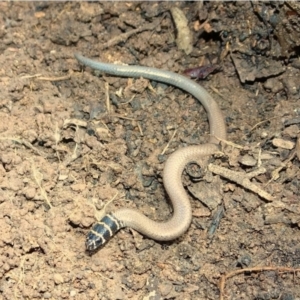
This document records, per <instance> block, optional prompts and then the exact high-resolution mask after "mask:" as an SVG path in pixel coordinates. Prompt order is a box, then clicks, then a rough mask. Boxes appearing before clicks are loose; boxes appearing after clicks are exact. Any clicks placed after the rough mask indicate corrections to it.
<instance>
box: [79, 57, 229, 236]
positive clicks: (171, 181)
mask: <svg viewBox="0 0 300 300" xmlns="http://www.w3.org/2000/svg"><path fill="white" fill-rule="evenodd" d="M75 57H76V59H77V60H78V61H79V62H81V63H82V64H84V65H86V66H88V67H90V68H92V69H96V70H100V71H102V72H104V73H107V74H111V75H116V76H121V77H135V78H140V77H143V78H147V79H150V80H155V81H159V82H163V83H167V84H170V85H173V86H175V87H178V88H180V89H182V90H184V91H186V92H188V93H190V94H192V95H193V96H194V97H195V98H196V99H198V100H199V102H200V103H201V104H202V105H203V106H204V108H205V110H206V112H207V114H208V119H209V125H210V139H209V142H208V143H206V144H203V145H198V146H189V147H185V148H181V149H178V150H177V151H175V152H174V153H172V154H171V155H170V157H169V158H168V160H167V161H166V165H165V168H164V171H163V182H164V187H165V189H166V191H167V193H168V195H169V197H170V200H171V202H172V205H173V210H174V213H173V216H172V217H171V219H169V220H168V221H167V222H155V221H153V220H151V219H149V218H148V217H146V216H145V215H143V214H141V213H140V212H138V211H136V210H134V209H129V208H123V209H119V210H117V211H115V212H114V213H113V215H114V216H115V217H116V218H117V219H119V220H120V221H122V222H123V223H124V224H125V226H128V227H131V228H133V229H135V230H137V231H139V232H140V233H142V234H144V235H146V236H148V237H149V238H152V239H154V240H158V241H168V240H172V239H175V238H177V237H179V236H180V235H182V234H183V233H184V232H185V231H186V230H187V229H188V227H189V226H190V223H191V220H192V209H191V204H190V200H189V198H188V195H187V193H186V191H185V189H184V187H183V185H182V182H181V175H182V172H183V169H184V167H185V166H186V165H187V164H188V163H189V162H191V161H194V160H196V159H199V158H200V157H202V156H207V155H212V154H213V153H215V152H216V151H218V148H219V147H218V144H219V140H218V139H222V140H225V139H226V125H225V122H224V119H223V116H222V113H221V110H220V109H219V107H218V105H217V103H216V102H215V100H214V99H213V98H212V97H211V96H210V95H209V94H208V93H207V91H206V90H205V89H204V88H203V87H201V86H200V85H198V84H197V83H195V82H194V81H192V80H190V79H189V78H187V77H185V76H182V75H179V74H176V73H173V72H169V71H163V70H158V69H155V68H149V67H142V66H131V65H115V64H107V63H102V62H97V61H93V60H91V59H88V58H86V57H83V56H82V55H80V54H75Z"/></svg>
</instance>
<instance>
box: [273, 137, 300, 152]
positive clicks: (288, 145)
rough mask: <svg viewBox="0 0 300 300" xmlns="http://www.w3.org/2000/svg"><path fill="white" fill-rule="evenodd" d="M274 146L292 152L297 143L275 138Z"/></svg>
mask: <svg viewBox="0 0 300 300" xmlns="http://www.w3.org/2000/svg"><path fill="white" fill-rule="evenodd" d="M272 143H273V145H274V146H275V147H278V148H282V149H288V150H292V149H293V148H294V147H295V143H293V142H291V141H287V140H283V139H279V138H275V139H273V141H272Z"/></svg>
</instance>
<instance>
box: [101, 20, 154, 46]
mask: <svg viewBox="0 0 300 300" xmlns="http://www.w3.org/2000/svg"><path fill="white" fill-rule="evenodd" d="M157 25H158V23H157V22H155V23H151V24H145V25H142V26H140V27H138V28H136V29H133V30H131V31H128V32H125V33H123V34H121V35H118V36H116V37H115V38H113V39H111V40H109V41H108V42H106V43H104V44H103V45H102V46H101V47H100V50H104V49H106V48H109V47H113V46H115V45H117V44H119V43H121V42H125V41H126V40H127V39H128V38H129V37H130V36H132V35H134V34H137V33H139V32H142V31H147V30H154V29H155V28H156V27H157Z"/></svg>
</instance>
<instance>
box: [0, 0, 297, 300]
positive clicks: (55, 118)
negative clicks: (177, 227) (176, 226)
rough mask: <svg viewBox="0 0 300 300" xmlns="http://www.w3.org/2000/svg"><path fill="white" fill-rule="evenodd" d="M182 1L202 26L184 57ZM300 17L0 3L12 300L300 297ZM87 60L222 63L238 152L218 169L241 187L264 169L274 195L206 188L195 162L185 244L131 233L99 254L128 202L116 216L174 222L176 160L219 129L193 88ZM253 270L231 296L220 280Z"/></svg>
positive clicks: (1, 246)
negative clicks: (103, 218)
mask: <svg viewBox="0 0 300 300" xmlns="http://www.w3.org/2000/svg"><path fill="white" fill-rule="evenodd" d="M174 7H178V8H179V9H180V10H181V11H182V12H183V14H184V15H185V16H186V18H187V20H188V27H187V28H185V29H187V30H188V31H189V30H190V32H191V33H192V44H189V45H188V46H189V47H188V48H184V47H183V49H185V50H180V49H179V48H180V45H179V43H176V36H177V34H179V32H178V31H180V30H181V28H176V26H175V24H174V21H173V19H172V16H171V14H170V9H171V8H174ZM299 14H300V9H299V7H298V6H297V5H296V4H295V3H292V2H286V3H283V2H282V1H281V2H271V3H268V2H265V3H256V2H254V1H253V2H234V3H231V2H206V3H205V4H203V3H202V2H178V3H175V2H159V3H156V2H133V3H130V2H103V3H97V2H92V3H87V2H82V3H76V2H70V3H66V2H57V3H56V2H55V3H54V2H33V3H26V2H20V3H16V2H2V3H0V38H1V43H0V65H1V68H0V70H1V71H0V83H1V94H0V117H1V119H2V121H1V123H0V139H1V143H0V161H1V164H0V172H1V177H0V188H1V189H0V228H1V229H0V231H1V235H0V272H1V277H0V278H1V281H0V298H1V299H180V300H182V299H187V300H188V299H218V298H220V297H222V296H223V297H224V299H299V297H300V287H299V286H300V278H299V276H300V275H299V274H300V273H299V272H298V273H297V272H293V271H294V270H295V269H297V268H299V267H300V232H299V227H300V205H299V194H300V189H299V186H300V172H299V166H300V163H299V157H300V153H299V152H300V144H299V143H300V142H299V140H298V141H297V137H299V132H300V130H299V128H300V125H299V124H300V108H299V103H300V102H299V98H300V97H299V96H300V89H299V87H300V85H299V82H300V75H299V74H300V72H299V68H300V64H299V46H300V43H299V40H300V39H299V36H298V35H299V32H300V24H299ZM149 24H150V25H149ZM153 24H154V25H153ZM124 34H125V35H126V34H127V36H125V35H124ZM186 49H187V50H186ZM188 49H192V51H189V50H188ZM297 51H298V52H297ZM75 52H80V53H82V54H83V55H85V56H87V57H90V58H94V59H98V60H101V61H105V62H122V63H127V64H137V65H138V64H139V65H145V66H151V67H156V68H160V69H165V70H170V71H173V72H176V73H183V72H184V70H186V69H188V68H194V67H198V66H199V65H201V66H205V65H208V64H214V65H218V68H217V70H215V71H214V72H213V73H211V74H209V75H208V76H207V77H206V79H205V80H201V81H200V82H199V83H200V84H201V85H202V86H203V87H205V88H206V89H207V90H208V91H209V93H211V94H212V95H213V97H214V98H215V99H216V101H217V102H218V104H219V105H220V107H221V109H222V111H223V113H224V116H225V119H226V123H227V127H228V141H229V142H231V144H230V143H223V155H222V156H221V157H214V158H212V159H211V161H210V162H211V163H212V164H213V165H215V166H218V167H222V168H224V169H227V170H232V171H234V172H236V173H235V174H237V177H239V178H244V177H245V178H248V177H247V174H248V173H249V172H255V170H257V169H258V168H260V167H263V168H264V170H263V171H262V172H261V173H260V174H256V175H254V176H253V178H252V179H250V180H251V183H252V184H253V185H254V186H255V187H257V188H258V189H261V190H263V191H264V192H265V193H267V194H268V195H270V196H271V199H269V200H266V199H264V197H260V196H259V195H258V192H257V191H250V190H249V189H248V188H247V187H245V186H243V185H241V184H237V183H236V182H234V181H233V180H232V179H228V178H226V176H225V175H224V176H221V177H220V176H219V175H216V174H215V173H211V172H209V171H207V172H206V173H205V176H204V177H201V178H200V179H198V180H197V179H195V178H193V177H192V175H191V174H190V173H191V172H192V171H195V170H194V168H196V166H194V165H193V166H190V168H188V170H186V172H184V174H183V176H182V180H183V182H184V185H185V186H186V189H187V191H189V194H190V199H191V202H192V206H193V222H192V224H191V226H190V228H189V230H188V231H187V232H186V233H185V234H184V235H183V236H181V237H180V238H178V239H177V240H175V241H171V242H166V243H160V242H155V241H152V240H150V239H148V238H147V237H143V236H141V235H140V234H138V233H137V232H134V231H133V230H130V229H123V230H121V231H120V232H118V233H117V234H116V235H115V236H114V237H113V238H112V239H111V240H110V241H109V242H108V243H107V244H106V245H105V247H103V248H102V249H100V250H99V251H97V252H96V253H93V254H90V253H87V252H86V251H85V238H86V234H87V232H88V230H89V228H90V227H91V225H92V224H93V223H94V222H95V220H96V218H98V217H99V212H101V210H102V211H103V207H104V205H105V204H106V203H107V202H109V200H111V199H112V198H114V197H115V196H116V195H117V196H116V199H115V200H114V201H113V202H112V203H110V205H109V206H108V210H111V211H114V210H116V209H118V208H119V207H133V208H137V209H139V210H140V211H141V212H143V213H145V214H146V215H148V216H149V217H150V218H152V219H155V220H166V219H167V218H168V217H169V216H170V215H171V214H172V207H171V206H170V205H169V203H168V201H167V198H168V197H167V195H166V193H165V191H164V187H163V184H162V178H161V175H162V170H163V167H164V161H165V160H166V159H167V158H168V156H169V154H170V153H172V152H173V151H175V150H176V149H178V148H179V147H184V146H187V145H191V144H201V143H205V142H206V141H207V139H208V123H207V117H206V113H205V111H204V109H203V107H201V105H200V104H199V103H198V102H197V101H196V100H195V99H194V98H193V97H192V96H190V95H187V94H186V93H184V92H183V91H181V90H178V89H176V88H173V87H169V86H166V85H164V84H161V83H155V82H149V81H148V80H144V79H138V80H133V79H130V78H129V79H127V78H118V77H111V76H107V75H104V76H98V75H99V74H95V73H94V72H93V71H92V70H91V69H89V68H83V67H82V66H81V65H80V64H79V63H78V62H77V61H76V59H75V58H74V53H75ZM187 53H188V54H187ZM108 104H109V105H108ZM174 130H177V131H176V134H175V136H174V138H173V139H172V140H171V137H172V135H173V133H174ZM170 140H171V141H170ZM169 142H170V144H169V146H168V148H167V150H166V152H165V153H164V154H162V152H163V150H164V148H165V147H166V145H168V143H169ZM233 143H234V144H233ZM297 143H298V148H297V146H296V145H297ZM237 145H239V147H238V146H237ZM190 169H191V170H190ZM196 171H198V170H197V168H196ZM276 174H277V176H276ZM224 177H225V178H224ZM270 200H271V201H270ZM223 210H224V213H223V214H222V211H223ZM220 212H221V213H220ZM212 220H215V223H216V224H215V223H212ZM218 222H219V223H218ZM214 230H215V231H214ZM246 267H247V268H256V269H255V270H256V271H255V272H254V271H253V272H250V271H247V272H242V273H239V274H236V276H233V277H231V278H228V279H227V281H226V282H225V283H226V284H225V289H224V290H223V295H221V296H220V289H219V282H220V279H221V276H222V275H224V274H227V273H229V272H232V271H239V270H241V269H242V268H246ZM257 267H258V270H257ZM265 267H274V269H272V268H271V269H270V268H269V269H266V270H264V268H265ZM279 267H281V268H288V269H287V271H288V272H285V273H283V272H280V271H279V269H278V268H279ZM289 271H291V272H289ZM297 297H298V298H297Z"/></svg>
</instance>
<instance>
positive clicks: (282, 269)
mask: <svg viewBox="0 0 300 300" xmlns="http://www.w3.org/2000/svg"><path fill="white" fill-rule="evenodd" d="M263 271H277V272H283V273H291V272H293V273H296V272H299V271H300V269H294V268H287V267H253V268H245V269H241V270H235V271H232V272H229V273H227V274H225V275H222V276H221V279H220V300H224V296H225V295H224V289H225V283H226V279H228V278H230V277H233V276H235V275H238V274H241V273H244V272H263Z"/></svg>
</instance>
